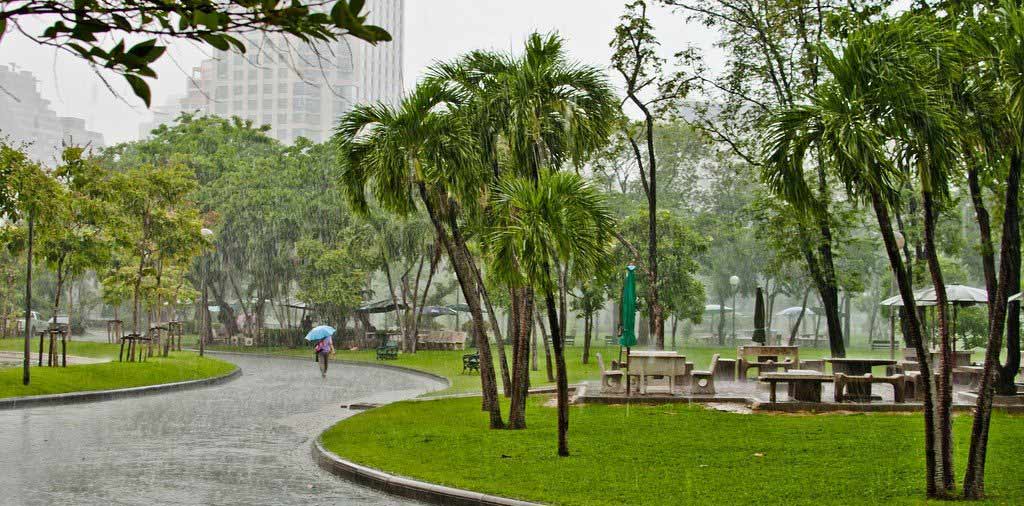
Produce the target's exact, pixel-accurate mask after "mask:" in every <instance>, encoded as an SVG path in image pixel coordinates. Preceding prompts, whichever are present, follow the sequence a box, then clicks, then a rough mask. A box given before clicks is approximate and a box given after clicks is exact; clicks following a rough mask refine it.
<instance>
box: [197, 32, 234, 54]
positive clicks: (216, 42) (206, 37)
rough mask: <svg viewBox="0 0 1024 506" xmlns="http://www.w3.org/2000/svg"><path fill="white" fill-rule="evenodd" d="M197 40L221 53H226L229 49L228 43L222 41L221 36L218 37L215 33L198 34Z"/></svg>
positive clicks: (222, 37)
mask: <svg viewBox="0 0 1024 506" xmlns="http://www.w3.org/2000/svg"><path fill="white" fill-rule="evenodd" d="M199 38H200V39H203V42H206V43H207V44H209V45H211V46H213V47H215V48H217V49H220V50H221V51H227V50H228V49H230V48H231V46H230V45H229V44H228V41H227V40H225V39H224V36H223V35H218V34H216V33H201V34H199Z"/></svg>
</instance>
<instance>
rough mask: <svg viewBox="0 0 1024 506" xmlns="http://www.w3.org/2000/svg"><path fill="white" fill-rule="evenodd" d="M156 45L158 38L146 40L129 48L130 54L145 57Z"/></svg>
mask: <svg viewBox="0 0 1024 506" xmlns="http://www.w3.org/2000/svg"><path fill="white" fill-rule="evenodd" d="M154 46H156V39H149V40H144V41H142V42H139V43H138V44H135V45H134V46H132V47H131V49H129V50H128V54H130V55H132V56H135V57H137V58H145V57H146V55H148V54H149V52H150V50H152V49H153V47H154Z"/></svg>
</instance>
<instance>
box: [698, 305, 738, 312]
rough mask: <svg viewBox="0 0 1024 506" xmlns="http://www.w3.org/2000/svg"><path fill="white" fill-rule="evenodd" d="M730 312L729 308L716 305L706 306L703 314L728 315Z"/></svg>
mask: <svg viewBox="0 0 1024 506" xmlns="http://www.w3.org/2000/svg"><path fill="white" fill-rule="evenodd" d="M730 311H732V308H731V307H729V306H719V305H718V304H708V305H706V306H704V312H705V313H728V312H730Z"/></svg>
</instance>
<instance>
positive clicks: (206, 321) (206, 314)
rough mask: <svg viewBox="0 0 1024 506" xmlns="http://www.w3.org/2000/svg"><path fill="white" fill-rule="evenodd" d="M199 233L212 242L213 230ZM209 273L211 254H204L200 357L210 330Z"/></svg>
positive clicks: (206, 229)
mask: <svg viewBox="0 0 1024 506" xmlns="http://www.w3.org/2000/svg"><path fill="white" fill-rule="evenodd" d="M199 233H200V234H202V235H203V237H204V238H206V239H207V240H211V238H212V237H213V230H210V229H208V228H204V229H202V230H200V231H199ZM209 271H210V258H209V254H207V253H203V319H202V322H201V324H200V325H202V327H201V328H200V329H199V356H200V357H201V356H203V353H205V352H206V334H207V329H209V328H210V297H209V293H208V290H207V286H206V285H207V282H206V278H207V277H209Z"/></svg>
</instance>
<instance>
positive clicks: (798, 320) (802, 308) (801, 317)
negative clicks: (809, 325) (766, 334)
mask: <svg viewBox="0 0 1024 506" xmlns="http://www.w3.org/2000/svg"><path fill="white" fill-rule="evenodd" d="M810 295H811V287H810V286H808V287H807V288H804V299H803V302H801V303H800V314H798V315H797V316H796V323H795V324H794V325H793V328H792V329H790V331H789V345H790V346H794V345H795V344H796V335H797V333H798V332H799V331H800V323H801V322H803V321H804V313H806V312H807V297H808V296H810Z"/></svg>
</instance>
